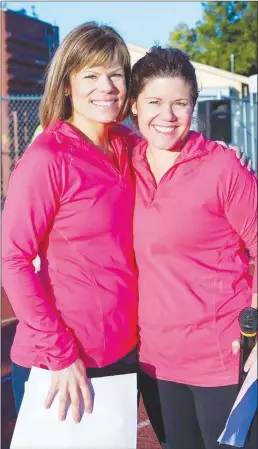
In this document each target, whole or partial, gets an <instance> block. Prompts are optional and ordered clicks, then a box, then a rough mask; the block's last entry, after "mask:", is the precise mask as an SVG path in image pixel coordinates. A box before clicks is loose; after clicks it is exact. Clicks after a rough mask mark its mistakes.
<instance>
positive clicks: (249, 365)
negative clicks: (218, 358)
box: [244, 343, 257, 373]
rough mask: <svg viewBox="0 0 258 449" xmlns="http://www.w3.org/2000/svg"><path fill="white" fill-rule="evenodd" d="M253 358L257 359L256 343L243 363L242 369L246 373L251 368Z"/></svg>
mask: <svg viewBox="0 0 258 449" xmlns="http://www.w3.org/2000/svg"><path fill="white" fill-rule="evenodd" d="M255 360H257V343H256V345H255V347H254V348H253V350H252V352H251V354H250V355H249V357H248V359H247V361H246V363H245V366H244V371H245V372H246V373H247V372H248V371H249V369H250V368H251V366H252V364H253V363H254V362H255Z"/></svg>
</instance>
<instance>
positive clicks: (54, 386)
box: [45, 359, 92, 422]
mask: <svg viewBox="0 0 258 449" xmlns="http://www.w3.org/2000/svg"><path fill="white" fill-rule="evenodd" d="M51 378H52V381H51V385H50V388H49V391H48V394H47V397H46V400H45V407H46V408H49V407H51V405H52V403H53V400H54V398H55V396H56V394H57V393H58V391H59V419H60V420H61V421H63V420H64V419H65V418H66V413H67V409H68V407H69V406H71V412H72V416H73V420H74V421H75V422H79V421H80V417H81V411H80V405H81V404H82V402H83V405H84V410H85V412H86V413H91V412H92V394H91V389H90V385H89V383H88V379H87V376H86V369H85V366H84V364H83V362H82V361H81V360H80V359H77V360H76V361H75V362H74V363H73V364H72V365H70V366H69V367H67V368H64V369H62V370H60V371H55V372H52V373H51Z"/></svg>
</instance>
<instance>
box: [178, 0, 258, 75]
mask: <svg viewBox="0 0 258 449" xmlns="http://www.w3.org/2000/svg"><path fill="white" fill-rule="evenodd" d="M202 7H203V18H202V20H200V21H199V22H197V23H196V25H195V27H193V28H189V27H188V26H187V25H186V24H185V23H179V24H178V25H177V26H176V27H175V28H174V30H173V31H172V32H171V33H170V36H169V46H172V47H177V48H180V49H181V50H183V51H185V52H187V53H188V54H189V55H190V56H191V58H192V59H193V60H194V61H196V62H201V63H203V64H208V65H212V66H214V67H218V68H220V69H224V70H230V68H231V65H230V58H231V55H232V54H234V71H235V72H236V73H239V74H242V75H246V76H249V75H253V74H254V73H257V19H258V3H257V2H256V1H251V2H241V1H236V2H215V1H210V2H205V3H202Z"/></svg>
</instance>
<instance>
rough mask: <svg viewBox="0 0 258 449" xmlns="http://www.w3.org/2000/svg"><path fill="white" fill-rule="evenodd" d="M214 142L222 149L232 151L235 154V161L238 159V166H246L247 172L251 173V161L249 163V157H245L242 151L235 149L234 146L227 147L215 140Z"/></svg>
mask: <svg viewBox="0 0 258 449" xmlns="http://www.w3.org/2000/svg"><path fill="white" fill-rule="evenodd" d="M216 142H217V143H219V144H220V145H222V146H223V147H226V148H229V149H230V150H234V151H235V153H236V157H237V159H239V162H240V164H241V165H242V166H243V167H245V166H246V168H247V170H249V171H252V161H251V159H250V157H248V156H246V154H245V153H244V151H243V150H241V148H239V147H236V146H234V145H227V144H226V143H225V142H223V141H222V140H216Z"/></svg>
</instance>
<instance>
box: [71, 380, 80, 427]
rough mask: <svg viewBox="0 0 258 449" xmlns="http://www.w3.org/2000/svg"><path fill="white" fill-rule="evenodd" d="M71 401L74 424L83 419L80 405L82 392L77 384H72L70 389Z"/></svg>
mask: <svg viewBox="0 0 258 449" xmlns="http://www.w3.org/2000/svg"><path fill="white" fill-rule="evenodd" d="M69 393H70V399H71V409H72V416H73V420H74V422H79V421H80V418H81V411H80V404H81V395H80V390H79V388H78V386H77V385H76V384H72V385H70V387H69Z"/></svg>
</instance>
